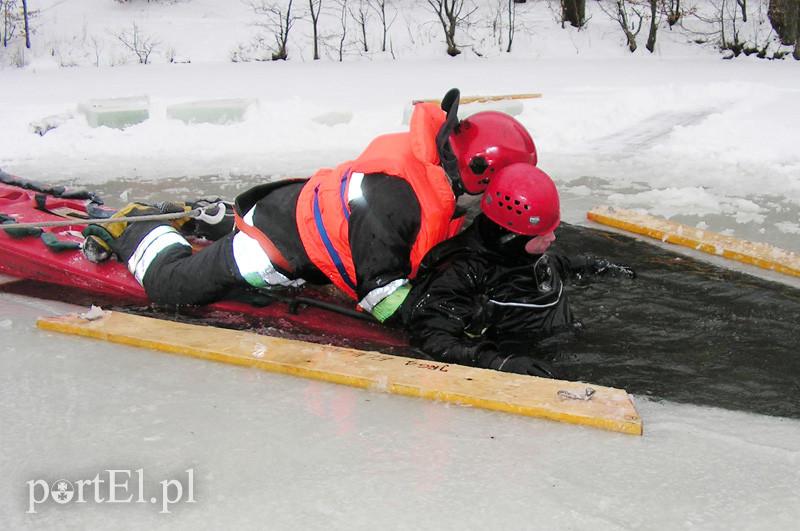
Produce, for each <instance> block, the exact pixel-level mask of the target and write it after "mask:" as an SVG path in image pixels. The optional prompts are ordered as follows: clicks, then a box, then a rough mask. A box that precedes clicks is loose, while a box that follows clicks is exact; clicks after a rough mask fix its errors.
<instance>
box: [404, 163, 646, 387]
mask: <svg viewBox="0 0 800 531" xmlns="http://www.w3.org/2000/svg"><path fill="white" fill-rule="evenodd" d="M559 224H560V206H559V198H558V191H557V190H556V186H555V184H554V183H553V181H552V180H551V179H550V177H549V176H548V175H547V174H545V173H544V172H543V171H541V170H540V169H538V168H536V167H535V166H532V165H530V164H513V165H510V166H507V167H506V168H504V169H502V170H500V171H499V172H497V173H496V174H495V175H494V176H493V177H492V180H491V182H490V183H489V186H488V188H487V189H486V192H485V193H484V195H483V198H482V200H481V214H479V215H478V216H477V217H476V218H475V220H474V221H473V222H472V224H471V225H470V226H469V227H468V228H467V229H465V230H464V232H462V233H461V234H459V235H457V236H455V237H454V238H451V239H450V240H448V241H446V242H443V243H441V244H439V245H437V246H436V247H434V248H433V249H432V250H431V251H430V252H429V253H428V254H427V255H426V257H425V259H424V260H423V261H422V264H421V266H420V271H419V273H418V275H417V278H416V279H415V281H414V287H413V289H412V290H411V293H410V294H409V296H408V298H407V299H406V301H405V304H404V305H403V306H402V308H401V310H400V313H401V316H402V322H403V325H404V327H405V329H406V332H407V333H408V335H409V338H410V340H411V343H412V345H414V346H416V347H418V348H420V349H421V350H422V351H423V352H425V353H426V354H427V355H429V356H432V357H433V358H435V359H436V360H438V361H442V362H447V363H457V364H461V365H472V366H478V367H483V368H491V369H497V370H501V371H506V372H516V373H522V374H531V375H535V376H552V374H551V373H550V371H549V369H548V368H547V367H546V365H545V364H544V363H543V362H542V361H541V360H540V359H538V358H537V357H536V352H535V351H534V352H527V353H526V354H510V353H504V352H502V342H503V341H505V340H509V339H517V340H523V341H525V342H526V344H532V341H531V340H537V339H542V338H544V337H547V336H550V335H553V334H555V333H558V332H559V331H564V330H568V329H570V328H572V326H573V324H574V317H573V314H572V312H571V310H570V307H569V302H568V299H567V293H566V292H565V290H564V282H565V281H567V280H570V279H577V278H584V277H587V276H594V275H607V276H614V277H620V276H621V277H627V278H634V277H635V273H634V271H633V270H632V269H631V268H630V267H627V266H624V265H617V264H612V263H610V262H608V261H607V260H604V259H602V258H597V257H592V256H586V255H582V256H576V257H567V256H560V255H556V254H551V253H547V252H546V251H547V250H548V248H549V247H550V244H551V243H552V242H553V241H555V235H554V234H553V231H554V230H555V229H556V227H558V225H559ZM531 348H534V349H535V346H532V347H531ZM528 350H530V349H528Z"/></svg>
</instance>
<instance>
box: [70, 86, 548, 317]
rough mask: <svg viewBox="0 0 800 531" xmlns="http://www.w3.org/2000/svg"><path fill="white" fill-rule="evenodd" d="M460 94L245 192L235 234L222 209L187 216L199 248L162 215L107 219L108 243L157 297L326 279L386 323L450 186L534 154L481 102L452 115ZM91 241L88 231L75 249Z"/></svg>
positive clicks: (451, 219) (436, 226)
mask: <svg viewBox="0 0 800 531" xmlns="http://www.w3.org/2000/svg"><path fill="white" fill-rule="evenodd" d="M458 99H459V97H458V91H457V90H455V89H454V90H451V91H450V92H448V94H447V95H446V96H445V98H444V99H443V100H442V106H441V108H439V107H438V106H436V105H434V104H432V103H419V104H417V105H415V108H414V112H413V114H412V117H411V122H410V130H409V132H407V133H396V134H388V135H382V136H379V137H377V138H376V139H375V140H373V141H372V142H371V143H370V145H369V146H368V147H367V148H366V150H365V151H364V152H363V153H362V154H361V155H360V156H359V157H358V158H356V159H355V160H352V161H348V162H345V163H342V164H340V165H339V166H338V167H336V168H335V169H322V170H319V171H318V172H317V173H315V174H314V175H313V176H312V177H311V178H310V179H307V180H306V179H304V180H290V181H282V182H277V183H271V184H266V185H262V186H257V187H255V188H253V189H251V190H249V191H247V192H245V193H243V194H242V195H240V196H239V197H238V198H237V199H236V203H235V214H236V215H235V225H236V229H238V230H237V231H236V232H232V230H233V219H234V216H233V215H232V214H233V212H231V211H227V212H222V216H221V218H220V223H218V224H216V225H217V226H216V227H214V226H213V225H215V224H213V223H207V222H200V223H197V222H194V223H189V224H187V225H185V226H184V231H186V230H188V228H189V227H194V228H196V229H198V230H197V231H196V233H195V234H196V235H200V236H204V237H207V238H209V239H217V237H219V236H221V238H220V239H218V240H217V241H215V243H213V244H212V245H210V246H208V247H207V248H205V249H203V250H202V251H200V252H197V253H194V254H192V247H191V246H190V244H189V242H188V241H187V240H186V239H185V238H184V235H183V234H182V233H181V232H180V231H179V230H178V228H176V227H175V226H173V225H170V224H166V223H163V222H137V223H132V224H130V225H128V226H126V225H124V224H119V225H118V226H114V225H111V226H110V227H109V232H110V233H111V235H112V236H114V237H118V238H117V239H116V240H115V241H114V242H113V245H112V247H113V250H114V251H115V253H116V254H117V256H118V258H119V259H120V260H121V261H124V262H126V263H127V264H128V269H129V270H130V271H131V272H132V273H133V274H134V275H135V276H136V279H137V280H138V281H139V283H140V284H142V286H143V287H144V288H145V291H146V292H147V294H148V296H149V297H150V298H151V299H152V300H153V301H154V302H157V303H164V304H205V303H208V302H211V301H214V300H218V299H220V298H222V297H224V295H225V294H226V293H227V292H228V291H229V290H230V289H231V288H232V287H234V286H239V285H245V286H247V285H249V286H252V287H254V288H269V287H277V286H298V285H301V284H302V283H304V282H310V283H313V284H327V283H333V284H334V285H336V286H337V287H338V288H339V289H340V290H341V291H342V292H344V293H346V294H347V295H348V296H350V297H351V298H352V299H354V300H356V301H358V306H360V307H361V308H362V309H363V310H364V311H367V312H369V313H371V314H372V315H373V316H374V317H375V318H376V319H378V320H379V321H381V322H383V321H386V320H387V319H389V318H391V317H392V316H393V315H394V314H395V313H396V311H397V309H398V308H399V307H400V306H401V305H402V303H403V301H404V300H405V298H406V297H407V296H408V293H409V291H410V289H411V285H410V282H409V281H410V279H412V278H413V277H414V276H415V274H416V271H417V268H418V266H419V263H420V262H421V260H422V258H423V256H425V254H426V253H427V252H428V251H429V250H430V249H431V248H433V247H434V246H435V245H436V244H438V243H440V242H442V241H444V240H445V239H447V238H449V237H451V236H453V235H455V234H456V233H457V232H458V230H459V229H460V227H461V225H462V221H463V212H462V210H463V209H457V206H456V200H457V198H458V196H459V195H461V194H462V193H464V192H466V193H468V194H475V195H477V194H480V193H482V192H483V190H485V188H486V185H487V184H488V181H489V178H490V177H491V176H492V175H493V174H494V173H495V172H497V171H498V170H499V169H501V168H502V167H504V166H505V165H508V164H511V163H515V162H525V163H529V164H536V162H537V159H536V148H535V146H534V143H533V139H532V138H531V137H530V135H529V134H528V132H527V131H526V130H525V128H524V127H523V126H522V125H521V124H520V123H519V122H517V121H516V120H515V119H514V118H512V117H510V116H508V115H505V114H503V113H498V112H491V111H488V112H482V113H477V114H475V115H473V116H472V117H470V118H467V119H465V120H463V121H461V122H459V121H458V117H457V111H458ZM148 208H149V207H146V206H145V207H140V206H137V205H131V206H129V207H128V208H126V209H123V211H121V214H128V215H136V214H137V213H142V212H144V211H147V210H148ZM120 233H121V234H120ZM97 244H100V241H99V240H98V239H97V238H96V237H90V238H89V240H87V242H86V245H85V248H86V249H87V250H89V251H91V250H92V249H93V248H95V250H96V245H97ZM91 254H96V253H92V252H88V253H87V256H90V255H91Z"/></svg>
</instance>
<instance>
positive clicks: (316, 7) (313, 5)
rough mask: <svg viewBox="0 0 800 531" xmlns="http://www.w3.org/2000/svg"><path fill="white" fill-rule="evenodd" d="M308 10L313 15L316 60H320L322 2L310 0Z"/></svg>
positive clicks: (312, 25)
mask: <svg viewBox="0 0 800 531" xmlns="http://www.w3.org/2000/svg"><path fill="white" fill-rule="evenodd" d="M308 10H309V12H310V13H311V28H312V31H313V39H314V60H315V61H318V60H319V29H318V28H319V13H320V11H322V0H308Z"/></svg>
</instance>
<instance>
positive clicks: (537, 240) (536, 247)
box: [525, 231, 556, 254]
mask: <svg viewBox="0 0 800 531" xmlns="http://www.w3.org/2000/svg"><path fill="white" fill-rule="evenodd" d="M554 241H556V235H555V234H554V233H553V232H552V231H550V232H548V233H547V234H542V235H540V236H534V237H533V238H531V239H530V241H529V242H528V243H526V244H525V252H526V253H528V254H543V253H544V252H545V251H547V249H548V248H549V247H550V245H551V244H552V243H553V242H554Z"/></svg>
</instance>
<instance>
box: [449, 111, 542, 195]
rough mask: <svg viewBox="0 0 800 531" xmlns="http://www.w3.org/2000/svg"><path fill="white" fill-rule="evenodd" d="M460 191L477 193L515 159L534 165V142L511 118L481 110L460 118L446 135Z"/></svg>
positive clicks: (535, 160)
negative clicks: (454, 157)
mask: <svg viewBox="0 0 800 531" xmlns="http://www.w3.org/2000/svg"><path fill="white" fill-rule="evenodd" d="M450 146H451V148H452V150H453V154H454V155H455V156H456V158H457V160H458V170H459V173H460V174H461V181H462V183H463V187H464V190H465V191H466V192H467V193H468V194H473V195H474V194H480V193H482V192H483V191H484V190H485V189H486V186H487V185H488V184H489V182H490V180H491V179H492V178H493V176H494V175H495V174H496V173H497V172H498V171H499V170H500V169H501V168H503V167H505V166H508V165H509V164H514V163H516V162H526V163H528V164H532V165H536V163H537V162H538V158H537V155H536V145H535V144H534V143H533V138H531V135H530V133H528V130H527V129H525V127H524V126H523V125H522V124H521V123H519V122H518V121H517V120H515V119H514V118H513V117H511V116H509V115H507V114H505V113H502V112H497V111H483V112H479V113H475V114H473V115H472V116H470V117H468V118H465V119H464V120H461V122H460V123H459V125H458V127H456V130H455V132H453V133H452V134H451V135H450Z"/></svg>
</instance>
